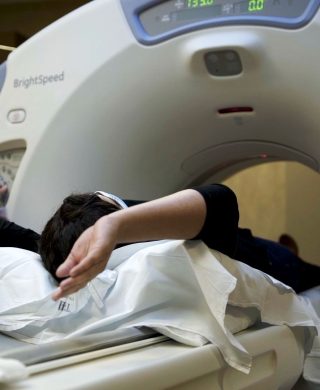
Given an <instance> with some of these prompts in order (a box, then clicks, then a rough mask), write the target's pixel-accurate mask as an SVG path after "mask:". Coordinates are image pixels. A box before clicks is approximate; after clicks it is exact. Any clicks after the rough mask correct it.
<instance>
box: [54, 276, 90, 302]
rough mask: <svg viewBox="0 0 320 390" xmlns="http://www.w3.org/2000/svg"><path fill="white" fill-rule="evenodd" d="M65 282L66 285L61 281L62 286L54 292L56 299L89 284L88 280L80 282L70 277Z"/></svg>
mask: <svg viewBox="0 0 320 390" xmlns="http://www.w3.org/2000/svg"><path fill="white" fill-rule="evenodd" d="M64 282H65V284H64V285H63V284H62V283H61V284H60V286H59V287H58V288H57V289H56V290H55V291H54V292H53V294H52V299H53V300H54V301H57V300H59V299H61V298H63V297H66V296H68V295H70V294H73V293H75V292H77V291H79V290H80V289H81V288H83V287H85V286H86V284H87V281H82V282H79V281H74V280H72V278H68V279H66V280H65V281H64Z"/></svg>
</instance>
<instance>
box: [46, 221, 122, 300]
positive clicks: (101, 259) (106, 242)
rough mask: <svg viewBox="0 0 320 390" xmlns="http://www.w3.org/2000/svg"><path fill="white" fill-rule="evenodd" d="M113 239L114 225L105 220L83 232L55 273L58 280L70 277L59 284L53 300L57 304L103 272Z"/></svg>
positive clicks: (114, 244) (114, 233) (112, 246)
mask: <svg viewBox="0 0 320 390" xmlns="http://www.w3.org/2000/svg"><path fill="white" fill-rule="evenodd" d="M116 237H117V228H116V225H115V224H114V223H110V221H109V219H108V217H107V216H106V217H102V218H101V219H99V220H98V221H97V222H96V223H95V224H94V225H93V226H91V227H90V228H88V229H87V230H85V231H84V232H83V233H82V235H81V236H80V237H79V238H78V240H77V241H76V242H75V244H74V246H73V248H72V250H71V252H70V254H69V256H68V257H67V259H66V260H65V262H64V263H63V264H61V265H60V267H59V268H58V270H57V276H58V277H60V278H61V277H62V278H63V277H67V276H69V277H68V278H67V279H65V280H63V281H62V282H61V284H60V286H59V287H58V289H57V290H56V291H55V292H54V293H53V295H52V298H53V299H54V300H58V299H60V298H62V297H64V296H66V295H69V294H72V293H74V292H76V291H78V290H80V289H81V288H83V287H85V286H86V284H87V283H88V282H89V281H90V280H91V279H93V278H94V277H96V276H97V275H98V274H99V273H100V272H102V271H103V270H104V269H105V267H106V265H107V262H108V260H109V257H110V255H111V253H112V251H113V249H114V248H115V246H116V244H117V240H116Z"/></svg>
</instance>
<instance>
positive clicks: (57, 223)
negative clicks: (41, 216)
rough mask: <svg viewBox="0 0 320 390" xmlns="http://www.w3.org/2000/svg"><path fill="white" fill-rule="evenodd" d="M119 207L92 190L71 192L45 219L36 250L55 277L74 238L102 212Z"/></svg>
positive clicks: (100, 215) (111, 211) (106, 212)
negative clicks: (47, 218) (45, 222)
mask: <svg viewBox="0 0 320 390" xmlns="http://www.w3.org/2000/svg"><path fill="white" fill-rule="evenodd" d="M119 209H120V207H119V206H116V205H114V204H112V203H110V202H106V201H103V200H102V199H100V198H99V196H97V195H96V194H94V193H84V194H72V195H70V196H68V197H67V198H65V199H64V201H63V203H62V205H61V206H60V207H59V209H58V210H57V211H56V212H55V213H54V215H53V216H52V218H50V219H49V221H48V222H47V224H46V226H45V228H44V230H43V232H42V233H41V236H40V240H39V253H40V256H41V258H42V261H43V264H44V266H45V268H46V269H47V270H48V271H49V272H50V274H51V275H52V276H53V277H54V278H55V279H56V280H57V281H59V280H61V279H59V278H58V277H57V276H56V271H57V268H58V267H59V265H60V264H62V263H63V262H64V260H65V259H66V258H67V256H68V254H69V253H70V251H71V249H72V247H73V244H74V243H75V242H76V240H77V238H78V237H79V236H80V235H81V233H82V232H83V231H85V230H86V229H87V228H88V227H90V226H91V225H93V224H94V223H95V222H96V221H97V220H98V219H99V218H101V217H102V216H104V215H107V214H110V213H113V212H115V211H117V210H119Z"/></svg>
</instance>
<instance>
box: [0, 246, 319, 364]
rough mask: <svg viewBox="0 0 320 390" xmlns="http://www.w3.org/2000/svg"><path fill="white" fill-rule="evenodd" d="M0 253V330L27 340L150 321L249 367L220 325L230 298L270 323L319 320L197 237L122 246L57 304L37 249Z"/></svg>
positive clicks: (284, 290)
mask: <svg viewBox="0 0 320 390" xmlns="http://www.w3.org/2000/svg"><path fill="white" fill-rule="evenodd" d="M0 258H1V262H0V274H1V282H0V294H6V299H5V300H4V299H1V300H0V301H1V306H0V330H1V331H4V332H6V333H8V334H10V335H11V336H13V337H16V338H19V339H21V340H24V341H28V342H33V343H41V342H49V341H54V340H57V339H61V338H65V337H73V336H76V335H81V334H90V333H97V332H100V331H107V330H113V329H116V328H120V327H132V326H149V327H152V328H155V329H157V330H159V331H160V332H161V333H163V334H166V335H168V336H170V337H172V338H173V339H175V340H177V341H180V342H183V343H186V344H189V345H202V344H204V343H207V342H212V343H214V344H216V345H217V346H218V347H219V349H220V351H221V352H222V354H223V356H224V358H225V360H226V361H227V362H228V363H229V364H230V365H231V366H232V367H235V368H236V369H238V370H241V371H243V372H248V371H249V369H250V364H251V359H250V356H249V354H248V353H247V352H246V351H245V350H244V348H243V347H242V346H241V345H240V344H239V342H238V341H237V340H236V338H235V337H234V336H233V335H232V334H231V332H230V331H229V330H228V328H227V327H226V323H225V320H226V316H225V314H226V307H227V303H228V300H229V305H231V306H230V307H234V308H235V307H237V308H241V307H245V308H248V307H251V308H255V309H257V310H258V311H259V313H260V315H261V318H262V320H263V321H265V322H268V323H271V324H282V323H285V324H288V325H290V326H298V325H299V326H305V327H308V329H310V330H314V329H315V327H316V326H320V321H319V318H317V317H316V315H315V313H314V312H313V311H312V310H311V309H310V308H309V307H308V306H306V305H305V304H304V302H303V300H302V299H300V298H299V297H298V296H296V294H295V293H294V292H293V291H292V290H291V289H290V288H289V287H287V286H285V285H283V284H282V283H280V282H278V281H275V280H274V279H272V278H270V277H269V276H267V275H265V274H263V273H262V272H260V271H257V270H254V269H252V268H250V267H248V266H247V265H245V264H242V263H240V262H237V261H234V260H231V259H230V258H228V257H227V256H224V255H222V254H221V253H219V252H216V251H211V250H209V249H208V248H207V247H206V246H205V245H204V244H203V243H201V242H183V241H167V242H155V243H144V244H134V245H131V246H127V247H123V248H120V249H118V250H116V251H114V253H113V255H112V258H111V259H110V262H109V266H108V269H106V270H105V271H104V272H103V273H102V274H100V275H99V276H98V277H97V278H96V279H95V280H94V281H92V282H91V283H90V285H89V286H88V287H87V288H85V289H83V290H82V291H80V292H78V293H76V294H73V295H72V296H70V297H69V298H67V299H62V300H60V301H59V302H53V301H52V300H51V298H50V295H51V292H52V290H53V289H54V288H55V285H54V282H53V279H52V278H50V277H49V276H48V274H47V272H46V271H45V270H44V269H43V268H42V265H41V262H40V259H39V257H38V255H36V254H33V253H31V252H28V251H23V250H20V249H15V248H0ZM3 258H5V260H4V261H3ZM34 268H35V271H34V270H33V269H34ZM34 272H36V275H37V276H36V279H37V283H35V277H34V275H35V273H34ZM8 288H9V290H10V291H11V292H12V293H13V294H12V298H10V296H11V293H6V291H9V290H7V289H8ZM26 291H29V293H28V294H25V292H26ZM1 296H2V295H1Z"/></svg>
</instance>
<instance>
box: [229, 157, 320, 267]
mask: <svg viewBox="0 0 320 390" xmlns="http://www.w3.org/2000/svg"><path fill="white" fill-rule="evenodd" d="M224 183H225V184H226V185H228V186H229V187H231V188H232V189H233V190H234V191H235V193H236V194H237V196H238V201H239V209H240V226H241V227H249V228H251V230H252V232H253V233H254V234H255V235H257V236H260V237H264V238H269V239H271V240H275V241H277V240H278V238H279V236H280V235H281V234H282V233H287V234H290V235H291V236H292V237H294V239H295V240H296V241H297V243H298V246H299V254H300V257H302V258H303V259H304V260H306V261H309V262H312V263H315V264H319V265H320V228H319V227H320V175H319V174H318V173H316V172H314V171H312V170H311V169H309V168H307V167H304V166H302V165H301V164H298V163H295V162H276V163H266V164H263V165H258V166H256V167H251V168H248V169H245V170H243V171H242V172H240V173H238V174H236V175H234V176H232V177H230V178H229V179H228V180H226V181H225V182H224Z"/></svg>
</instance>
